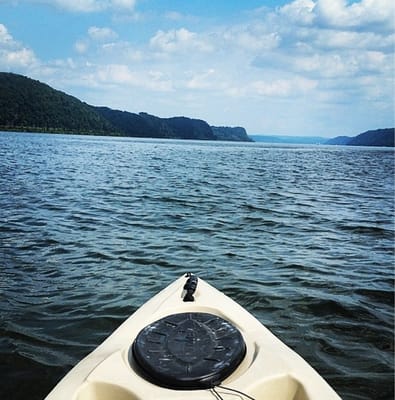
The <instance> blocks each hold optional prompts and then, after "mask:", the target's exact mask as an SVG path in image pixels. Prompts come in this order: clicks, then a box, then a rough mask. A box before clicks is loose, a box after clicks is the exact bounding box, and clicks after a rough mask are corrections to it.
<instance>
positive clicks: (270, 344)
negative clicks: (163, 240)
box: [46, 274, 340, 400]
mask: <svg viewBox="0 0 395 400" xmlns="http://www.w3.org/2000/svg"><path fill="white" fill-rule="evenodd" d="M186 278H187V280H185V279H186ZM70 399H72V400H153V399H163V400H177V399H178V400H181V399H183V400H185V399H191V400H205V399H207V400H210V399H211V400H215V399H217V400H218V399H224V400H226V399H229V400H230V399H233V400H236V399H237V400H239V399H240V400H243V399H254V400H264V399H267V400H340V397H339V396H338V395H337V394H336V393H335V391H334V390H333V389H332V388H331V387H330V386H329V385H328V383H327V382H326V381H325V380H324V378H322V377H321V376H320V375H319V374H318V372H316V371H315V370H314V369H313V368H312V367H311V366H310V365H309V364H308V363H307V362H306V361H305V360H303V359H302V358H301V357H300V356H299V355H298V354H296V353H295V352H294V351H293V350H291V349H290V348H289V347H287V346H286V345H285V344H284V343H283V342H281V341H280V340H279V339H278V338H277V337H275V336H274V335H273V334H272V333H271V332H270V331H269V330H268V329H267V328H265V327H264V326H263V325H262V324H261V323H260V322H259V321H258V320H257V319H255V318H254V317H253V316H252V315H251V314H250V313H248V312H247V311H246V310H245V309H244V308H242V307H241V306H240V305H239V304H237V303H236V302H234V301H233V300H231V299H230V298H229V297H227V296H225V295H224V294H223V293H221V292H219V291H218V290H217V289H215V288H213V287H212V286H210V285H209V284H208V283H206V282H205V281H203V280H202V279H199V280H198V279H197V277H196V276H194V275H191V274H187V276H186V277H184V276H183V277H181V278H179V279H177V280H176V281H175V282H173V283H172V284H170V285H169V286H168V287H167V288H165V289H164V290H162V291H161V292H160V293H158V294H157V295H156V296H154V297H153V298H152V299H150V300H149V301H148V302H147V303H145V304H144V305H143V306H142V307H140V308H139V309H138V310H137V311H136V312H135V313H134V314H133V315H132V316H131V317H129V318H128V319H127V320H126V321H125V322H124V323H123V324H122V325H121V326H120V327H119V328H118V329H117V330H116V331H115V332H114V333H113V334H112V335H111V336H109V337H108V338H107V339H106V340H105V341H104V342H103V343H102V344H101V345H100V346H99V347H97V348H96V349H95V350H94V351H93V352H92V353H90V354H89V355H88V356H87V357H86V358H84V359H83V360H82V361H80V362H79V363H78V364H77V365H76V366H75V367H74V368H73V369H72V370H71V371H70V372H69V373H68V374H67V375H66V376H65V377H64V378H63V379H62V380H61V381H60V382H59V383H58V384H57V386H56V387H55V388H54V389H53V390H52V392H51V393H50V394H49V395H48V396H47V398H46V400H70Z"/></svg>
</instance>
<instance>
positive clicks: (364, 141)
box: [325, 128, 395, 147]
mask: <svg viewBox="0 0 395 400" xmlns="http://www.w3.org/2000/svg"><path fill="white" fill-rule="evenodd" d="M394 142H395V129H394V128H385V129H375V130H369V131H366V132H363V133H360V134H359V135H357V136H354V137H349V136H338V137H335V138H333V139H330V140H328V141H327V142H326V143H325V144H333V145H347V146H381V147H394Z"/></svg>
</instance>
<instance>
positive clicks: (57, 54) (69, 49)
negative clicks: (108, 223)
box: [0, 0, 395, 137]
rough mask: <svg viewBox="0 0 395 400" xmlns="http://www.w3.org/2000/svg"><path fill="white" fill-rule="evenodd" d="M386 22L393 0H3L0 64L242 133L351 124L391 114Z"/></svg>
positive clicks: (360, 125)
mask: <svg viewBox="0 0 395 400" xmlns="http://www.w3.org/2000/svg"><path fill="white" fill-rule="evenodd" d="M394 30H395V5H394V2H393V0H361V1H347V0H294V1H292V0H288V1H284V0H279V1H272V0H269V1H264V0H261V1H258V0H189V1H188V0H0V71H3V72H14V73H18V74H22V75H25V76H28V77H30V78H33V79H37V80H39V81H41V82H44V83H47V84H48V85H50V86H52V87H54V88H55V89H58V90H61V91H63V92H66V93H68V94H70V95H73V96H75V97H77V98H79V99H80V100H82V101H85V102H87V103H89V104H92V105H105V106H108V107H111V108H115V109H119V110H125V111H130V112H136V113H137V112H147V113H150V114H153V115H157V116H159V117H172V116H182V115H183V116H187V117H191V118H199V119H203V120H205V121H207V122H208V123H209V124H210V125H216V126H242V127H244V128H246V130H247V132H248V133H249V134H268V135H269V134H270V135H272V134H276V135H298V136H324V137H334V136H339V135H348V136H355V135H357V134H359V133H361V132H364V131H366V130H369V129H377V128H388V127H393V126H394V68H395V62H394V41H395V40H394V38H395V36H394ZM0 112H1V110H0Z"/></svg>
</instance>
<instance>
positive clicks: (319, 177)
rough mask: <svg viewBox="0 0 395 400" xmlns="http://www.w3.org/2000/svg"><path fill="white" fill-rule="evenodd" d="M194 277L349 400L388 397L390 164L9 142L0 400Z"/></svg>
mask: <svg viewBox="0 0 395 400" xmlns="http://www.w3.org/2000/svg"><path fill="white" fill-rule="evenodd" d="M186 271H193V272H195V273H196V274H198V275H200V276H201V277H202V278H203V279H205V280H207V281H208V282H209V283H211V284H212V285H214V286H216V287H217V288H218V289H220V290H222V291H224V292H225V293H226V294H227V295H229V296H231V297H232V298H233V299H235V300H236V301H238V302H239V303H240V304H241V305H242V306H244V307H245V308H246V309H247V310H249V311H250V312H251V313H253V314H254V315H255V316H256V317H257V318H258V319H259V320H260V321H261V322H262V323H264V324H265V325H266V326H267V327H268V328H269V329H270V330H271V331H272V332H273V333H275V334H276V335H277V336H278V337H279V338H280V339H281V340H283V341H284V342H285V343H287V344H288V345H289V346H290V347H292V348H293V349H295V350H296V351H297V352H298V353H299V354H300V355H302V356H303V357H304V358H305V359H306V360H307V361H308V362H309V363H311V364H312V365H313V366H314V367H315V368H316V369H317V370H318V371H319V372H320V373H321V374H322V375H323V376H324V377H325V378H326V379H327V380H328V381H329V383H330V384H331V385H332V386H333V387H334V388H335V389H336V391H338V393H339V394H340V395H341V396H342V397H343V398H344V399H345V400H368V399H369V400H370V399H373V400H392V399H393V397H394V385H393V383H394V380H393V373H394V369H393V366H394V356H393V352H394V347H393V343H394V340H393V338H394V336H393V334H394V151H393V149H382V148H362V147H360V148H356V147H327V146H275V145H267V144H259V143H224V142H194V141H173V140H140V139H129V138H108V137H107V138H106V137H89V136H73V135H41V134H21V133H19V134H17V133H4V132H3V133H0V383H1V385H0V398H1V399H13V400H19V399H26V398H29V399H31V400H35V399H37V400H39V399H42V398H43V397H45V395H46V394H47V393H48V392H49V391H50V390H51V388H52V387H53V386H54V385H55V383H56V382H57V381H58V380H59V379H60V378H61V377H62V376H63V375H64V374H65V373H66V372H67V371H68V370H69V369H70V368H72V366H73V365H75V364H76V363H77V362H78V361H79V360H80V359H81V358H82V357H83V356H85V355H86V354H88V353H89V352H90V351H91V350H93V349H94V348H95V347H96V346H97V345H98V344H99V343H101V342H102V341H103V340H104V339H105V338H106V337H107V336H108V335H109V334H110V333H111V332H112V331H113V330H114V329H115V328H116V327H117V326H119V325H120V324H121V323H122V322H123V321H124V320H125V319H126V318H127V317H128V316H129V315H130V314H132V313H133V312H134V311H135V310H136V309H137V308H138V307H139V306H140V305H141V304H142V303H144V302H145V301H146V300H147V299H149V298H150V297H151V296H153V295H154V294H155V293H156V292H158V291H159V290H160V289H162V288H164V287H165V286H166V285H167V284H169V283H170V282H171V281H173V280H174V279H175V278H177V277H179V276H180V275H181V274H182V273H184V272H186Z"/></svg>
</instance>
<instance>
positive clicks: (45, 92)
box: [0, 72, 116, 133]
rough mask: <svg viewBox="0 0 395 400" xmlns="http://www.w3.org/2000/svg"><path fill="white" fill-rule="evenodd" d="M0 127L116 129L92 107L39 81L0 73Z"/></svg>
mask: <svg viewBox="0 0 395 400" xmlns="http://www.w3.org/2000/svg"><path fill="white" fill-rule="evenodd" d="M0 129H3V130H27V131H29V130H30V131H33V132H35V131H40V132H41V131H42V132H72V133H73V132H78V133H115V131H116V130H115V129H114V128H113V127H112V126H111V124H110V123H109V122H108V121H107V120H105V119H104V118H103V117H101V116H100V115H99V114H98V113H96V112H95V111H94V110H92V108H91V107H90V106H89V105H88V104H86V103H83V102H81V101H80V100H78V99H76V98H75V97H72V96H69V95H67V94H65V93H63V92H60V91H58V90H55V89H53V88H51V87H50V86H48V85H45V84H43V83H41V82H39V81H36V80H33V79H30V78H26V77H24V76H21V75H17V74H11V73H4V72H2V73H0Z"/></svg>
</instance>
